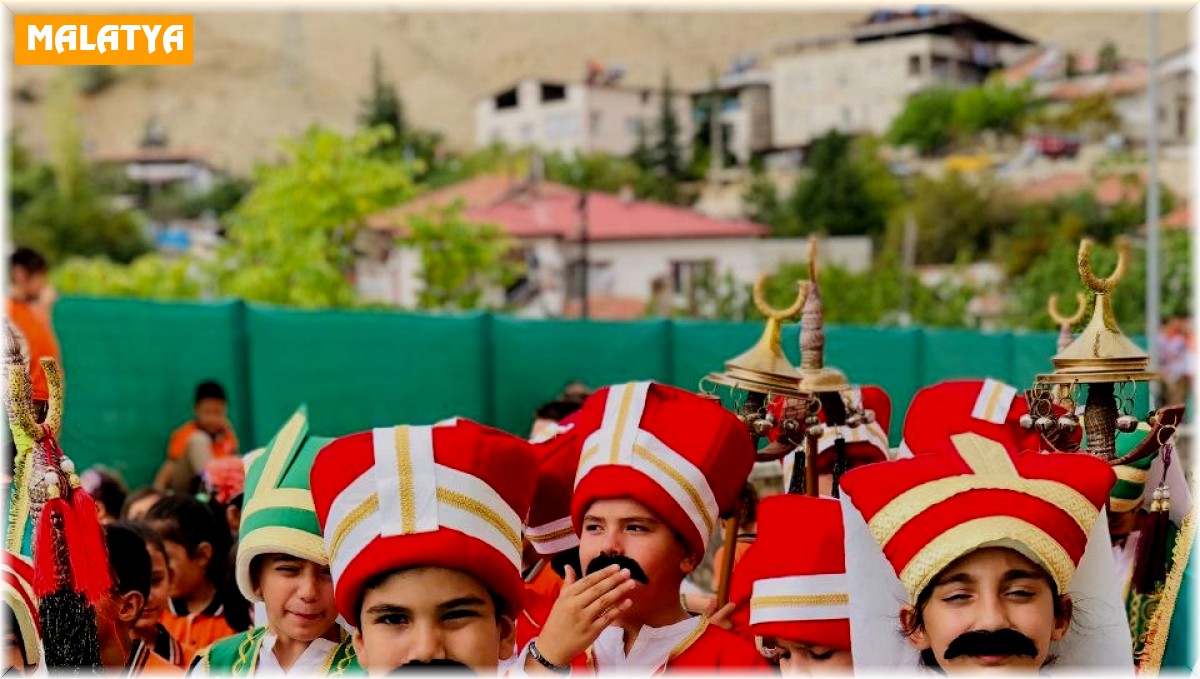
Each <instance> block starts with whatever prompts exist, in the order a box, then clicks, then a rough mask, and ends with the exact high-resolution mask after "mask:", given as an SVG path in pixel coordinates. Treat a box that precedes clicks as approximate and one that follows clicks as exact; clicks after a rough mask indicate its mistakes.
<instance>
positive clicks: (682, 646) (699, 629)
mask: <svg viewBox="0 0 1200 679" xmlns="http://www.w3.org/2000/svg"><path fill="white" fill-rule="evenodd" d="M706 629H708V616H704V617H703V618H700V623H699V624H698V625H696V629H694V630H692V633H691V634H689V635H687V636H686V637H684V638H683V641H680V642H679V643H678V644H676V645H675V648H672V649H671V652H670V653H669V654H667V663H668V664H669V663H670V662H671V661H672V660H674V659H675V658H677V657H678V656H679V654H680V653H683V652H684V651H686V650H688V648H689V647H691V645H692V644H694V643H696V640H697V639H699V638H700V635H702V634H704V630H706Z"/></svg>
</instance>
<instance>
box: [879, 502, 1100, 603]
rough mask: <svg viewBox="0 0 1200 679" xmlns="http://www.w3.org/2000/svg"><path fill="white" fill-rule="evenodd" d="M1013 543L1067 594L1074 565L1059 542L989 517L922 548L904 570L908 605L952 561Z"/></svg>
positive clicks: (956, 528)
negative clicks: (987, 546) (1024, 550)
mask: <svg viewBox="0 0 1200 679" xmlns="http://www.w3.org/2000/svg"><path fill="white" fill-rule="evenodd" d="M1090 532H1091V526H1088V527H1087V530H1085V531H1084V534H1085V535H1086V534H1088V533H1090ZM1014 542H1015V543H1017V544H1020V545H1022V546H1024V547H1025V548H1026V549H1028V550H1029V552H1031V553H1032V556H1034V557H1036V560H1037V561H1038V562H1039V565H1041V566H1042V567H1043V568H1045V569H1047V571H1048V572H1049V574H1050V577H1052V578H1053V579H1054V584H1055V585H1056V586H1057V587H1058V591H1060V592H1065V591H1067V585H1068V584H1070V582H1071V576H1072V575H1074V574H1075V562H1074V561H1073V560H1072V559H1071V556H1070V555H1069V554H1067V551H1066V550H1065V549H1063V546H1062V545H1061V544H1059V542H1058V540H1055V539H1054V538H1052V537H1050V535H1049V534H1047V533H1046V532H1045V531H1043V530H1042V529H1041V528H1038V527H1037V526H1035V525H1033V524H1031V523H1029V522H1028V521H1022V520H1021V519H1018V518H1015V517H1012V516H988V517H984V518H981V519H972V520H971V521H967V522H965V523H961V524H959V525H957V526H954V527H953V528H951V529H950V530H947V531H946V532H944V533H942V534H941V535H939V536H938V537H936V538H934V540H933V541H932V542H930V543H929V544H927V545H925V546H924V547H922V548H921V551H919V552H917V554H916V555H915V556H914V557H913V558H912V559H911V560H910V561H909V562H908V564H907V565H905V566H904V569H903V570H902V571H901V572H900V581H901V582H902V583H903V584H904V588H905V590H907V592H908V594H909V597H910V603H911V602H915V601H916V600H917V596H918V595H920V593H921V592H923V591H924V590H925V588H926V587H928V586H929V583H930V582H932V581H933V579H934V577H936V576H937V575H938V573H941V572H942V571H943V570H944V569H945V568H946V567H947V566H949V565H950V564H951V563H953V562H954V560H955V559H958V558H959V557H962V556H965V555H966V554H968V553H970V552H973V551H975V550H976V549H980V548H981V547H983V546H985V545H990V544H993V543H994V544H996V546H1000V547H1003V546H1006V543H1014ZM1025 556H1030V554H1025Z"/></svg>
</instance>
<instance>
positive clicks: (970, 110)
mask: <svg viewBox="0 0 1200 679" xmlns="http://www.w3.org/2000/svg"><path fill="white" fill-rule="evenodd" d="M1033 106H1034V101H1033V86H1032V84H1031V83H1025V84H1023V85H1020V86H1017V87H1009V86H1007V85H1006V84H1004V81H1003V80H1001V79H998V78H992V79H990V80H988V81H987V82H986V83H984V84H983V86H981V87H969V88H967V89H965V90H962V91H961V92H959V93H958V95H957V96H956V97H955V100H954V115H953V117H952V121H951V123H952V124H951V127H952V129H953V130H954V132H955V133H957V134H961V135H968V136H969V135H977V134H979V133H980V132H984V131H991V132H995V133H996V134H999V135H1019V134H1020V133H1021V131H1022V129H1023V128H1024V126H1025V122H1026V120H1027V118H1028V116H1029V113H1030V111H1031V110H1032V109H1033Z"/></svg>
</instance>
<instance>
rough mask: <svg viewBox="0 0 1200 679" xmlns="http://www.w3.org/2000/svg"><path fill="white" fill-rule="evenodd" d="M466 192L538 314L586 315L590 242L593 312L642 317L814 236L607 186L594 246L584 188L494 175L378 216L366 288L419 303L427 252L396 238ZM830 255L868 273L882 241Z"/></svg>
mask: <svg viewBox="0 0 1200 679" xmlns="http://www.w3.org/2000/svg"><path fill="white" fill-rule="evenodd" d="M456 200H461V201H462V202H463V204H464V206H465V212H464V215H465V216H466V218H467V219H469V220H471V221H475V222H483V223H490V224H497V225H499V226H501V227H502V228H504V229H505V231H506V232H507V233H508V234H509V236H511V237H512V238H514V239H515V240H516V242H517V243H518V248H519V250H520V256H523V257H524V259H525V261H526V263H527V265H528V272H527V279H526V281H524V283H523V285H521V286H518V287H516V288H514V289H513V290H510V291H509V294H508V300H509V302H510V303H515V304H516V305H518V306H519V307H521V308H522V309H521V313H522V314H523V315H526V316H530V317H551V318H554V317H570V316H577V315H579V310H580V306H581V305H580V300H581V299H582V292H583V282H584V277H583V273H584V271H585V265H584V257H583V254H584V251H585V250H586V252H587V257H586V262H587V264H586V271H587V292H588V300H589V311H590V316H591V317H593V318H635V317H639V316H641V315H643V313H644V312H645V311H646V310H647V309H648V308H649V307H650V306H651V305H652V304H653V303H658V304H661V305H665V306H667V307H671V306H688V305H689V304H694V303H695V302H696V300H697V296H698V295H700V294H701V289H702V288H703V286H704V284H705V282H712V281H716V280H719V279H721V278H723V277H725V276H727V275H729V276H732V278H733V281H734V282H735V283H736V284H737V285H738V286H744V285H746V284H749V283H752V282H753V281H754V280H755V278H757V277H758V275H759V274H760V273H770V272H773V271H775V270H776V268H777V267H778V266H779V264H780V263H781V262H783V261H802V260H804V258H805V257H806V242H805V241H803V240H802V239H768V238H766V236H767V228H766V227H764V226H762V225H759V224H754V223H751V222H746V221H740V220H725V219H715V218H712V217H706V216H704V215H701V214H699V213H697V212H695V211H693V210H688V209H686V208H680V207H675V206H670V205H663V204H659V203H653V202H647V201H637V200H632V199H631V198H630V197H628V196H619V195H612V194H604V193H592V194H590V195H589V197H588V201H587V210H586V213H587V224H588V229H587V238H586V245H585V239H584V232H583V229H582V228H581V213H580V210H579V202H580V201H579V192H578V191H577V190H575V189H573V188H569V187H566V186H562V185H558V184H550V183H545V182H541V183H536V184H534V183H519V184H518V183H515V182H513V181H512V180H510V179H508V178H505V177H502V176H496V175H492V176H483V177H477V178H475V179H472V180H468V181H466V182H462V183H461V184H457V185H455V186H451V187H447V188H445V189H442V190H440V191H435V192H433V193H431V194H428V195H426V196H424V197H422V198H420V199H418V200H416V201H412V202H410V203H406V204H405V205H402V206H400V207H398V208H395V209H393V210H389V211H387V212H384V213H380V214H378V215H375V216H374V217H371V218H370V219H369V220H368V225H369V227H370V231H372V232H374V233H376V234H379V235H380V240H379V242H380V243H384V244H387V245H385V246H383V247H381V248H378V249H376V250H375V251H374V254H373V256H370V257H364V258H362V259H360V261H359V265H358V268H357V277H356V280H357V284H358V289H359V292H360V294H362V296H363V297H364V298H367V299H371V300H373V301H380V302H384V303H388V304H394V305H397V306H402V307H412V306H414V305H415V304H416V301H417V297H418V293H419V291H420V266H421V262H420V256H419V255H418V254H417V253H416V252H415V251H413V250H412V249H410V248H406V247H404V246H396V245H391V243H393V242H394V241H395V238H396V236H398V235H402V234H403V232H404V229H405V224H406V222H407V219H408V217H410V216H412V215H414V214H420V213H422V212H423V211H425V210H427V209H430V208H432V207H435V206H444V205H448V204H451V203H453V202H454V201H456ZM822 261H824V262H829V263H833V264H838V265H840V266H844V267H846V268H849V269H852V270H855V271H862V270H863V269H865V268H866V267H867V266H869V265H870V261H871V243H870V239H869V238H866V237H863V238H846V239H830V242H829V243H828V244H827V245H825V246H823V249H822Z"/></svg>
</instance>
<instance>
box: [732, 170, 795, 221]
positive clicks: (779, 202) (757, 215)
mask: <svg viewBox="0 0 1200 679" xmlns="http://www.w3.org/2000/svg"><path fill="white" fill-rule="evenodd" d="M742 204H743V205H744V206H745V212H746V218H747V219H749V220H751V221H754V222H758V223H759V224H765V225H766V226H769V227H771V234H772V235H774V236H785V235H789V234H798V233H801V232H802V226H801V224H800V219H799V217H797V216H796V213H795V211H793V210H792V209H791V206H790V205H789V203H788V201H786V200H783V199H782V198H780V196H779V189H778V188H776V186H775V182H774V181H772V179H771V178H770V177H769V176H768V175H767V174H766V173H765V172H762V171H758V172H755V173H754V174H752V175H751V177H750V183H749V185H747V187H746V191H745V193H744V194H742Z"/></svg>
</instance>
